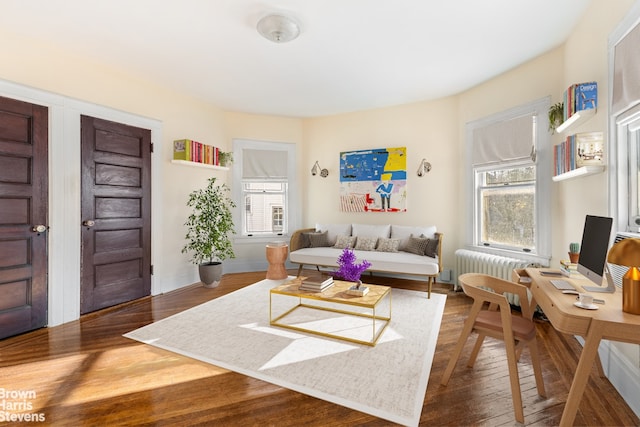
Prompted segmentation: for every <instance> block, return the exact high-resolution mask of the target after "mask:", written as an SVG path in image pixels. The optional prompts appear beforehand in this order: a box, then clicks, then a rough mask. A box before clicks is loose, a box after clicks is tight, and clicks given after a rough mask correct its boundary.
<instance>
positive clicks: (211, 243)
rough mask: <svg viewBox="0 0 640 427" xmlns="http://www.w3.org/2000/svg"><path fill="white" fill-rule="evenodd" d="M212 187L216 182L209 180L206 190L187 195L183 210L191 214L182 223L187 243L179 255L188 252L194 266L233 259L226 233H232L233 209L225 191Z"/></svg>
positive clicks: (223, 186)
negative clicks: (190, 211)
mask: <svg viewBox="0 0 640 427" xmlns="http://www.w3.org/2000/svg"><path fill="white" fill-rule="evenodd" d="M215 183H216V178H209V181H208V185H207V187H205V188H203V189H199V190H195V191H193V192H192V193H191V194H189V201H188V202H187V206H189V207H192V208H193V212H192V213H191V215H189V217H188V218H187V222H185V225H186V226H187V235H186V236H185V238H186V239H187V243H186V244H185V245H184V247H183V248H182V253H187V252H192V253H193V256H192V257H191V262H193V263H194V264H203V263H213V262H214V261H222V260H224V259H227V258H235V253H234V252H233V246H232V245H231V240H230V239H229V233H235V230H234V229H233V217H232V214H231V208H234V207H235V206H236V205H235V203H233V201H232V200H231V199H230V198H229V196H228V193H229V187H227V185H226V184H222V185H216V184H215Z"/></svg>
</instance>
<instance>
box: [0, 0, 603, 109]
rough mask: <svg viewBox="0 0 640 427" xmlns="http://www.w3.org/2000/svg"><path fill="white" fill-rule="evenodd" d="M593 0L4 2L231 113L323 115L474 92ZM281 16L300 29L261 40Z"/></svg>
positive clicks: (1, 16) (58, 41)
mask: <svg viewBox="0 0 640 427" xmlns="http://www.w3.org/2000/svg"><path fill="white" fill-rule="evenodd" d="M590 1H604V0H560V1H559V0H517V1H515V0H439V1H435V0H2V2H1V3H0V25H1V26H2V28H3V30H5V31H8V32H10V33H15V34H16V35H17V36H19V37H26V38H34V39H42V40H43V41H44V42H46V43H51V44H54V45H60V46H62V47H63V48H64V49H65V50H69V51H71V52H73V53H75V54H79V55H82V56H84V57H88V58H90V59H91V60H92V61H99V62H100V63H103V64H104V65H105V66H108V67H113V68H115V69H119V70H122V71H124V72H126V73H130V74H134V75H136V76H142V77H144V78H145V79H147V80H150V81H153V82H155V83H158V84H160V85H163V86H167V87H170V88H172V89H174V90H177V91H180V92H186V93H188V94H190V95H193V96H195V97H197V98H200V99H203V100H205V101H207V102H210V103H212V104H214V105H216V106H217V107H219V108H222V109H224V110H228V111H242V112H249V113H257V114H270V115H282V116H291V117H317V116H325V115H332V114H338V113H344V112H350V111H360V110H367V109H372V108H380V107H386V106H392V105H399V104H406V103H411V102H417V101H425V100H431V99H436V98H440V97H444V96H449V95H453V94H456V93H459V92H461V91H464V90H466V89H469V88H471V87H473V86H475V85H477V84H479V83H481V82H483V81H486V80H488V79H490V78H492V77H494V76H496V75H499V74H501V73H503V72H505V71H508V70H509V69H512V68H514V67H516V66H518V65H519V64H522V63H524V62H526V61H528V60H530V59H532V58H534V57H536V56H538V55H540V54H542V53H544V52H547V51H549V50H550V49H553V48H555V47H557V46H559V45H561V44H562V43H563V42H564V41H565V40H566V38H567V36H568V35H569V34H570V32H571V31H572V29H573V27H574V25H575V24H576V22H578V21H579V19H580V17H581V16H582V13H583V12H584V10H585V9H586V7H587V6H588V4H589V2H590ZM270 12H282V13H284V14H286V15H289V16H291V17H293V18H295V19H296V20H297V21H298V22H299V24H300V27H301V34H300V36H299V37H298V38H297V39H296V40H294V41H291V42H289V43H281V44H277V43H273V42H270V41H268V40H266V39H264V38H262V36H260V35H259V34H258V32H257V31H256V29H255V26H256V23H257V21H258V20H259V19H260V18H261V17H262V16H264V15H266V14H268V13H270ZM19 37H16V39H19Z"/></svg>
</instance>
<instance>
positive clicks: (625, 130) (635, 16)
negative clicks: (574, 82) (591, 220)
mask: <svg viewBox="0 0 640 427" xmlns="http://www.w3.org/2000/svg"><path fill="white" fill-rule="evenodd" d="M638 25H640V5H638V4H636V5H634V6H633V7H632V9H631V10H630V11H629V13H628V14H627V15H626V16H625V17H624V18H623V20H622V21H621V23H620V24H619V25H618V27H617V28H616V29H615V30H614V31H613V32H612V33H611V35H610V36H609V42H608V53H609V73H608V83H609V84H608V98H607V106H608V107H609V118H608V132H607V133H608V136H609V137H608V144H607V147H606V149H607V150H608V152H607V153H605V158H606V159H607V176H608V180H609V212H610V215H611V216H612V217H613V219H614V223H613V228H614V229H613V233H618V232H631V233H640V224H637V223H636V222H637V221H638V222H640V216H635V217H634V216H633V213H635V210H634V209H632V208H631V203H638V201H637V200H636V198H635V197H632V194H631V192H632V191H633V188H632V185H630V182H631V180H632V179H633V178H632V176H631V173H632V169H633V168H634V167H640V164H638V163H640V160H639V159H637V158H636V160H637V163H636V164H635V166H634V164H633V161H632V160H631V159H630V156H631V155H632V154H633V150H630V149H629V142H630V141H629V133H633V134H634V135H635V138H636V140H637V141H638V143H640V129H639V128H640V126H639V125H640V99H637V100H633V101H634V102H633V103H632V104H631V105H630V106H629V107H627V108H626V109H625V110H623V111H620V112H616V111H614V109H613V105H612V102H613V87H614V81H613V80H614V75H615V50H616V45H617V44H618V43H620V42H621V41H622V40H623V39H624V37H625V36H626V35H627V34H629V33H630V32H631V31H633V30H634V29H635V28H636V27H637V26H638ZM636 149H637V150H640V147H636ZM636 154H637V153H636ZM638 215H640V212H638Z"/></svg>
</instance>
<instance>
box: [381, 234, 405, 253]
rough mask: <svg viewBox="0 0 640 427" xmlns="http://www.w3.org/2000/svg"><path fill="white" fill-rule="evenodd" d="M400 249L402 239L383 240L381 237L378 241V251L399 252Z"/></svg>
mask: <svg viewBox="0 0 640 427" xmlns="http://www.w3.org/2000/svg"><path fill="white" fill-rule="evenodd" d="M399 247H400V239H383V238H382V237H381V238H379V239H378V246H376V251H378V252H398V248H399Z"/></svg>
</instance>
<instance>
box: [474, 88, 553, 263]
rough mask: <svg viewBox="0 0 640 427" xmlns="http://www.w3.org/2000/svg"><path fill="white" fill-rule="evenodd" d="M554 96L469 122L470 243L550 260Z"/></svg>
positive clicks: (499, 251)
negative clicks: (550, 122) (550, 117)
mask: <svg viewBox="0 0 640 427" xmlns="http://www.w3.org/2000/svg"><path fill="white" fill-rule="evenodd" d="M548 108H549V99H548V98H546V99H544V100H540V101H537V102H534V103H531V104H527V105H525V106H521V107H517V108H514V109H511V110H508V111H505V112H503V113H500V114H496V115H493V116H490V117H487V118H485V119H482V120H478V121H475V122H470V123H468V124H467V126H466V130H467V153H468V154H467V170H468V172H469V173H468V175H467V176H468V179H467V186H468V187H467V188H468V200H469V201H470V204H469V205H468V212H467V218H468V221H467V231H468V233H467V236H468V241H467V246H470V247H473V248H476V249H478V250H483V251H486V252H492V253H497V254H501V255H505V256H512V257H518V258H526V259H529V260H531V261H532V262H539V263H541V264H544V265H546V264H547V263H548V261H549V259H550V252H551V250H550V216H551V215H550V205H549V193H550V192H549V183H550V182H551V167H550V166H548V163H549V158H548V156H549V152H550V150H549V149H548V148H546V147H548V146H549V144H550V143H549V137H548V132H547V126H548V119H547V116H546V111H547V110H548Z"/></svg>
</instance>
